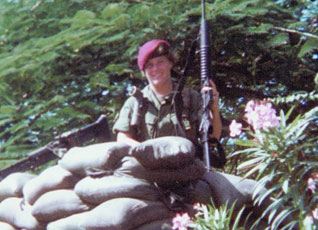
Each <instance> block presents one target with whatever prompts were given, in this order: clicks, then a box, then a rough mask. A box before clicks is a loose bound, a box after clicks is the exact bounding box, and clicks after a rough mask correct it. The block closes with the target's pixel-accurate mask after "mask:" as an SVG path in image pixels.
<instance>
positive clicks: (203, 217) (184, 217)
mask: <svg viewBox="0 0 318 230" xmlns="http://www.w3.org/2000/svg"><path fill="white" fill-rule="evenodd" d="M234 207H235V203H234V204H233V205H232V206H231V207H227V204H224V205H223V206H221V207H220V208H216V207H215V206H213V205H202V204H194V209H195V210H196V214H195V217H193V218H190V217H189V215H188V214H186V213H183V214H179V213H178V214H177V215H176V216H175V218H174V219H173V220H172V223H173V227H172V229H173V230H190V229H193V230H239V229H241V230H244V229H245V228H243V227H242V228H239V227H238V223H239V220H240V216H241V214H242V211H243V209H242V210H241V212H239V214H238V215H237V217H236V219H235V221H234V223H233V222H232V219H233V211H234Z"/></svg>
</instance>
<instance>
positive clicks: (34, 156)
mask: <svg viewBox="0 0 318 230" xmlns="http://www.w3.org/2000/svg"><path fill="white" fill-rule="evenodd" d="M92 139H97V140H98V142H106V141H110V140H111V139H112V134H111V130H110V128H109V125H108V121H107V117H106V116H105V115H101V116H100V117H99V118H98V120H97V121H95V122H93V123H91V124H88V125H86V126H84V127H81V128H78V129H75V130H72V131H68V132H65V133H63V134H62V135H60V136H58V137H56V138H55V141H53V142H52V143H49V144H47V145H46V146H44V147H42V148H39V149H37V150H35V151H33V152H31V153H30V154H28V156H27V157H26V158H24V159H22V160H20V161H18V162H16V163H15V164H13V165H10V166H8V167H6V168H4V169H1V170H0V180H2V179H3V178H5V177H6V176H8V175H9V174H11V173H14V172H24V171H27V170H34V169H35V168H37V167H39V166H41V165H43V164H45V163H47V162H49V161H52V160H54V159H56V158H58V157H61V156H59V155H58V154H57V153H56V152H55V150H56V149H58V148H63V149H66V150H68V149H70V148H72V147H74V146H82V145H83V144H84V143H85V142H86V141H89V140H92Z"/></svg>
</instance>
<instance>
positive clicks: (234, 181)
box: [203, 171, 265, 208]
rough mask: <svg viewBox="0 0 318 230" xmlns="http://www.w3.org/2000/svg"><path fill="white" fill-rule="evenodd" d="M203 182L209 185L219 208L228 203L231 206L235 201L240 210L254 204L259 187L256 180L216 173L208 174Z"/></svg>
mask: <svg viewBox="0 0 318 230" xmlns="http://www.w3.org/2000/svg"><path fill="white" fill-rule="evenodd" d="M203 180H205V181H206V182H208V183H209V186H210V189H211V192H212V196H213V198H214V199H213V200H214V201H215V204H216V205H217V206H221V205H222V204H225V203H226V202H228V205H229V206H231V205H232V204H233V203H234V202H235V201H236V206H237V207H238V208H241V207H243V205H247V204H250V205H252V204H253V197H252V196H253V192H254V191H255V188H256V186H257V181H255V180H251V179H246V178H242V177H239V176H235V175H230V174H226V173H220V172H215V171H210V172H207V173H206V174H205V175H204V177H203ZM263 191H265V188H264V189H263Z"/></svg>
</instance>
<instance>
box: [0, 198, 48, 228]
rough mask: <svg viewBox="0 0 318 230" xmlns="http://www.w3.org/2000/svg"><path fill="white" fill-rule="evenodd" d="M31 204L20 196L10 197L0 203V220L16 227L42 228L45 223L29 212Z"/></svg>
mask: <svg viewBox="0 0 318 230" xmlns="http://www.w3.org/2000/svg"><path fill="white" fill-rule="evenodd" d="M31 208H32V207H31V206H30V205H28V204H27V203H24V202H23V199H22V198H18V197H10V198H7V199H5V200H4V201H2V202H1V203H0V221H3V222H6V223H8V224H11V225H12V226H15V227H17V228H22V229H27V230H44V229H45V225H43V224H42V223H40V222H38V221H37V220H36V219H35V218H34V217H33V216H32V214H31Z"/></svg>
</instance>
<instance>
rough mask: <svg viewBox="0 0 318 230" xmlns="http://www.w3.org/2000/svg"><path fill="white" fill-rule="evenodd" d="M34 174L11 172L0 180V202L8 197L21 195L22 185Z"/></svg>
mask: <svg viewBox="0 0 318 230" xmlns="http://www.w3.org/2000/svg"><path fill="white" fill-rule="evenodd" d="M34 177H35V175H32V174H30V173H20V172H18V173H12V174H10V175H9V176H7V177H6V178H4V179H3V180H2V181H1V182H0V202H1V201H2V200H4V199H6V198H8V197H22V196H23V194H22V189H23V186H24V185H25V184H26V183H27V182H28V181H29V180H31V179H32V178H34Z"/></svg>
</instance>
